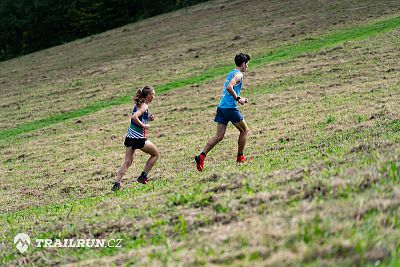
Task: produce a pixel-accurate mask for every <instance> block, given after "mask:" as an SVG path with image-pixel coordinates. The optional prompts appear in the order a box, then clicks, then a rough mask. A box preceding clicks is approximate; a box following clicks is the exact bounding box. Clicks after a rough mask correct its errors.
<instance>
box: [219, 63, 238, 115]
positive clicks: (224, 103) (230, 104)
mask: <svg viewBox="0 0 400 267" xmlns="http://www.w3.org/2000/svg"><path fill="white" fill-rule="evenodd" d="M237 73H240V70H237V69H234V70H232V71H231V72H229V74H228V76H226V80H225V83H224V93H223V94H222V98H221V101H219V105H218V107H220V108H236V107H237V104H236V99H234V98H233V96H232V95H231V94H230V93H229V92H228V90H226V87H227V86H228V84H229V83H230V81H231V80H232V79H233V76H235V74H237ZM242 83H243V78H242V79H241V80H240V83H238V84H236V85H235V86H233V90H234V91H235V93H236V95H237V96H240V91H241V90H242Z"/></svg>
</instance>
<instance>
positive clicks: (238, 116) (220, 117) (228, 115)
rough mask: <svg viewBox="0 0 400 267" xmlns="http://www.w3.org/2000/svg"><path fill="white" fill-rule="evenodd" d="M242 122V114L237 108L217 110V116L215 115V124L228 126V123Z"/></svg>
mask: <svg viewBox="0 0 400 267" xmlns="http://www.w3.org/2000/svg"><path fill="white" fill-rule="evenodd" d="M242 120H244V117H243V115H242V113H240V111H239V109H237V108H220V107H218V108H217V115H215V119H214V121H215V122H218V123H222V124H224V125H228V122H232V123H238V122H241V121H242Z"/></svg>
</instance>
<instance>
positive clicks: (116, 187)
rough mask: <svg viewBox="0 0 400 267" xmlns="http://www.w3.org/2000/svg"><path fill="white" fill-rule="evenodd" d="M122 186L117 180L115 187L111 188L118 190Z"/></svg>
mask: <svg viewBox="0 0 400 267" xmlns="http://www.w3.org/2000/svg"><path fill="white" fill-rule="evenodd" d="M120 188H121V184H120V183H118V182H115V183H114V185H113V187H112V188H111V191H118V190H119V189H120Z"/></svg>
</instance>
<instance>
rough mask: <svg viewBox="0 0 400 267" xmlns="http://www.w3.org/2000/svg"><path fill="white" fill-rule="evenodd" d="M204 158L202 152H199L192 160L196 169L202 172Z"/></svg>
mask: <svg viewBox="0 0 400 267" xmlns="http://www.w3.org/2000/svg"><path fill="white" fill-rule="evenodd" d="M205 158H206V157H205V156H204V155H203V154H200V155H198V156H196V157H194V160H195V161H196V164H197V170H198V171H199V172H202V171H203V169H204V159H205Z"/></svg>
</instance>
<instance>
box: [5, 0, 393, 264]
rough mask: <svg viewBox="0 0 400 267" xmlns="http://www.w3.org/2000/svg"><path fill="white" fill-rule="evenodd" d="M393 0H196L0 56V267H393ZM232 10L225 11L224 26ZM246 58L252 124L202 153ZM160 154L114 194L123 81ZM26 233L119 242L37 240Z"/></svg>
mask: <svg viewBox="0 0 400 267" xmlns="http://www.w3.org/2000/svg"><path fill="white" fill-rule="evenodd" d="M399 16H400V4H399V3H398V1H390V0H384V1H379V2H378V1H370V0H363V1H361V0H359V1H347V0H346V1H335V2H333V1H327V0H324V1H305V0H304V1H296V2H295V3H294V1H257V0H254V1H229V2H228V1H210V2H207V3H203V4H200V5H196V6H193V7H190V8H186V9H182V10H179V11H176V12H173V13H169V14H164V15H161V16H157V17H154V18H151V19H148V20H144V21H141V22H138V23H134V24H131V25H127V26H124V27H122V28H118V29H115V30H112V31H108V32H105V33H102V34H98V35H95V36H92V37H88V38H85V39H81V40H78V41H75V42H72V43H68V44H64V45H61V46H58V47H54V48H51V49H47V50H43V51H39V52H36V53H33V54H30V55H26V56H23V57H20V58H16V59H12V60H9V61H5V62H0V88H1V90H0V95H1V98H2V101H1V106H0V108H1V117H0V127H1V128H0V133H1V135H0V149H1V155H2V157H1V168H0V173H1V177H0V185H1V186H0V190H1V194H0V196H1V197H0V212H1V214H0V224H1V227H0V238H1V239H0V256H1V260H0V263H1V265H6V266H14V265H42V266H43V265H46V266H47V265H50V266H54V265H71V266H75V265H79V266H112V265H118V266H119V265H137V266H179V265H182V266H193V265H206V266H210V265H233V266H265V265H267V266H287V265H290V266H293V265H294V266H400V241H399V240H400V231H399V230H400V210H399V205H400V181H399V179H400V135H399V131H400V107H399V103H400V82H399V78H400V75H399V71H400V68H399V64H398V61H399V58H400V50H399V47H400V19H399V18H400V17H399ZM235 18H236V19H235ZM240 51H244V52H248V53H249V54H250V55H251V56H252V61H251V62H250V66H249V71H248V72H247V73H246V74H245V82H244V89H243V92H242V95H243V96H246V97H248V98H249V100H250V101H249V103H248V104H247V105H245V106H243V107H241V111H242V113H243V114H244V115H245V117H246V121H247V123H248V124H249V126H250V138H249V141H248V145H247V148H246V155H247V156H248V157H251V158H252V160H251V161H250V162H247V163H246V164H244V165H240V166H237V165H236V164H235V154H236V149H237V148H236V146H237V144H236V143H237V136H238V133H237V130H236V129H234V127H233V126H232V125H230V126H229V127H228V130H227V133H226V137H225V139H224V141H222V142H221V143H220V144H219V145H218V146H216V147H215V149H214V150H212V151H211V152H210V153H209V155H208V156H207V160H206V168H205V171H204V172H203V173H198V172H197V170H196V169H195V165H194V162H193V156H194V155H195V154H197V153H199V152H200V151H201V149H202V147H203V146H204V144H205V142H206V141H207V139H208V138H209V137H211V136H212V135H213V134H214V131H215V124H214V123H213V122H212V121H213V116H214V113H215V108H216V105H217V103H218V101H219V98H220V94H221V92H222V89H221V87H222V84H223V81H224V78H225V77H224V76H225V75H226V73H227V71H229V70H230V68H233V65H232V58H233V56H234V55H235V54H236V53H237V52H240ZM145 84H152V85H154V86H155V88H156V92H157V96H156V98H155V100H154V102H153V103H152V104H151V106H150V111H151V112H154V113H155V114H156V120H155V121H154V122H153V123H152V128H151V131H150V137H149V138H150V139H151V140H152V142H153V143H155V144H156V145H157V146H158V148H159V150H160V152H161V157H160V159H159V161H158V162H157V164H156V166H155V168H154V169H153V171H152V172H151V174H150V178H151V181H150V183H149V184H148V185H146V186H143V185H140V184H138V183H136V182H135V177H136V176H137V175H138V174H140V172H141V171H142V167H143V165H144V162H145V160H146V159H147V156H145V155H144V154H143V153H137V155H136V158H135V159H134V164H133V165H132V167H131V169H129V170H128V172H127V174H126V176H125V177H124V180H123V184H122V188H123V190H122V191H120V192H118V193H116V194H112V193H111V191H110V189H111V186H112V183H113V180H114V176H115V173H116V171H117V170H118V168H119V166H120V164H122V162H123V156H124V148H123V145H122V142H123V138H124V134H125V132H126V129H127V127H128V123H129V117H128V116H129V113H130V111H131V108H132V103H131V102H130V96H131V95H132V94H133V92H134V91H135V89H136V88H138V87H141V86H143V85H145ZM20 232H25V233H27V234H28V235H29V236H30V237H31V239H33V238H51V239H56V238H60V239H66V238H114V239H115V238H121V239H123V242H122V248H58V249H56V248H35V247H33V246H31V247H29V249H28V250H27V251H26V252H25V253H24V254H21V253H20V252H18V251H17V250H16V248H15V246H14V244H13V238H14V236H15V235H16V234H17V233H20Z"/></svg>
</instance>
